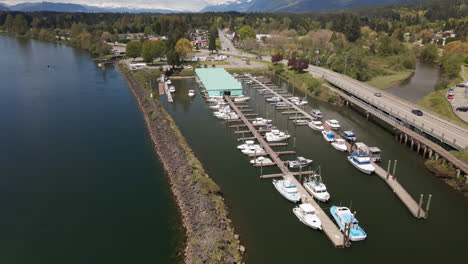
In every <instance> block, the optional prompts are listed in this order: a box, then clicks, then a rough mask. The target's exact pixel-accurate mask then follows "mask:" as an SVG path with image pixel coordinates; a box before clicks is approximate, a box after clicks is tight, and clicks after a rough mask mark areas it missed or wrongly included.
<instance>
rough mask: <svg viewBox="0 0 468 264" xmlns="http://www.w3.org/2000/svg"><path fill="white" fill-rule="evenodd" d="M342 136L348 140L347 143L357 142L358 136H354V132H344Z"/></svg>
mask: <svg viewBox="0 0 468 264" xmlns="http://www.w3.org/2000/svg"><path fill="white" fill-rule="evenodd" d="M341 136H342V137H343V138H344V139H345V140H346V141H356V134H354V132H353V131H349V130H348V131H343V133H341Z"/></svg>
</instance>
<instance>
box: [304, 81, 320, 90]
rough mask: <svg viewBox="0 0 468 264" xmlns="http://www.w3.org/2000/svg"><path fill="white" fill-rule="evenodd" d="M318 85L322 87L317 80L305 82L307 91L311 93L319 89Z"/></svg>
mask: <svg viewBox="0 0 468 264" xmlns="http://www.w3.org/2000/svg"><path fill="white" fill-rule="evenodd" d="M320 85H322V83H321V82H320V81H319V80H317V79H312V80H310V81H308V82H307V89H309V91H311V92H313V91H315V90H317V89H319V88H320Z"/></svg>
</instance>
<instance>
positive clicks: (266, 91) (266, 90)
mask: <svg viewBox="0 0 468 264" xmlns="http://www.w3.org/2000/svg"><path fill="white" fill-rule="evenodd" d="M269 93H270V91H268V89H260V90H258V94H269Z"/></svg>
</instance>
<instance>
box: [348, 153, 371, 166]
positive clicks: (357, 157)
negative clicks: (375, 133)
mask: <svg viewBox="0 0 468 264" xmlns="http://www.w3.org/2000/svg"><path fill="white" fill-rule="evenodd" d="M351 157H352V159H353V161H354V162H355V163H357V164H359V165H363V164H370V162H371V160H370V158H369V156H367V154H364V153H353V154H351Z"/></svg>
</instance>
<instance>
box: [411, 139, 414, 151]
mask: <svg viewBox="0 0 468 264" xmlns="http://www.w3.org/2000/svg"><path fill="white" fill-rule="evenodd" d="M413 146H414V139H411V151H413Z"/></svg>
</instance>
